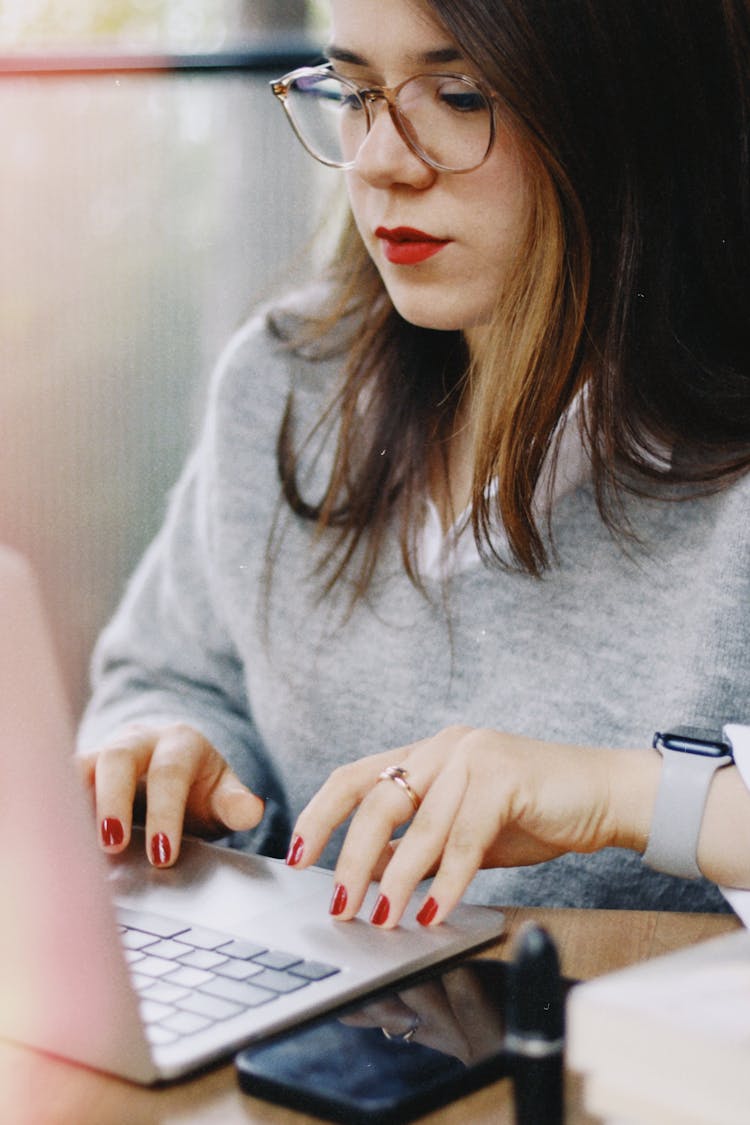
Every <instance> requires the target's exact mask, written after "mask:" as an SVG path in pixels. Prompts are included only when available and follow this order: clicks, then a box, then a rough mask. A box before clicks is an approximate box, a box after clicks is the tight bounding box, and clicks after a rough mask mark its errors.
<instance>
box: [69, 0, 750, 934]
mask: <svg viewBox="0 0 750 1125" xmlns="http://www.w3.org/2000/svg"><path fill="white" fill-rule="evenodd" d="M331 7H332V43H331V46H330V48H329V51H328V55H329V61H330V66H329V67H328V68H324V69H323V70H315V69H313V70H312V71H307V70H306V71H304V72H302V73H300V74H297V75H293V76H288V78H287V79H286V80H282V81H281V82H279V83H277V84H275V92H276V93H277V95H278V96H279V97H281V98H282V100H285V102H286V107H287V109H288V110H289V113H290V116H291V117H292V121H293V123H294V125H295V128H296V129H297V130H298V133H299V135H300V138H301V139H302V140H303V143H305V144H306V145H307V146H308V147H309V148H310V151H311V152H312V153H313V155H315V156H316V157H317V158H318V159H322V160H324V161H325V162H326V163H329V164H333V165H334V166H338V167H342V168H343V169H344V175H345V177H346V184H347V190H348V195H349V201H350V206H351V213H352V216H353V220H354V222H353V224H352V225H351V226H350V228H349V229H348V231H347V232H346V234H345V236H344V238H343V240H342V244H341V247H340V252H339V254H338V256H337V258H336V261H335V262H334V263H333V265H332V267H331V268H330V270H329V271H328V273H327V275H326V277H325V279H324V280H323V281H322V282H320V283H319V284H317V285H316V286H314V287H312V288H311V290H310V291H309V292H308V293H306V294H303V295H297V296H296V297H294V298H292V299H290V301H289V302H287V303H286V304H284V305H281V306H278V307H276V308H272V309H270V310H266V311H265V312H264V313H262V314H261V315H259V317H257V318H256V319H255V320H254V321H253V322H252V323H251V324H250V325H248V326H247V327H246V328H245V329H244V330H243V331H242V332H241V333H240V334H239V336H238V337H237V338H236V339H235V340H234V341H233V342H232V344H231V345H230V347H229V349H228V350H227V352H226V353H225V355H224V357H223V359H222V361H221V363H220V364H219V369H218V372H217V376H216V378H215V380H214V383H213V387H212V392H211V396H210V401H209V404H208V411H207V417H206V423H205V427H204V431H203V435H202V439H201V441H200V443H199V445H198V447H197V449H196V451H195V453H194V455H193V457H192V458H191V460H190V462H189V464H188V465H187V467H186V469H185V472H184V474H183V477H182V480H181V482H180V484H179V486H178V488H177V490H176V492H175V494H174V496H173V498H172V503H171V506H170V511H169V514H168V517H167V520H166V522H165V525H164V528H163V529H162V532H161V534H160V535H159V537H158V538H157V540H156V542H155V543H154V544H153V545H152V547H151V549H150V551H149V552H148V554H147V556H146V558H145V559H144V561H143V563H142V565H141V567H140V569H139V571H138V572H137V574H136V576H135V578H134V579H133V581H132V583H131V585H130V588H129V591H128V593H127V595H126V597H125V599H124V602H123V604H122V606H121V607H120V609H119V611H118V613H117V615H116V617H115V619H114V620H113V622H112V623H111V624H110V626H109V627H108V629H107V630H106V632H105V634H104V636H103V637H102V639H101V641H100V644H99V648H98V653H97V656H96V661H95V692H94V696H93V699H92V702H91V705H90V708H89V712H88V715H87V716H86V720H85V723H84V728H83V732H82V746H83V747H84V749H83V750H82V755H83V767H84V773H85V775H86V778H87V780H88V782H89V784H91V785H92V786H94V787H95V790H96V806H97V815H98V819H99V823H100V825H101V835H102V843H103V845H104V846H105V848H107V849H108V850H110V851H118V850H120V849H121V848H124V847H125V846H126V845H127V843H128V840H129V835H130V824H131V818H132V807H133V801H134V799H135V798H136V796H137V794H138V792H141V793H142V794H143V795H145V799H146V839H147V842H148V845H147V846H148V848H149V854H150V857H151V860H152V862H154V863H155V864H156V865H168V864H171V863H173V862H174V861H175V860H176V858H177V855H178V851H179V841H180V836H181V832H182V828H183V818H184V819H185V823H186V824H187V825H188V827H189V828H190V829H191V830H194V831H199V832H202V833H206V834H212V833H213V834H221V833H222V832H224V833H226V831H227V830H228V829H231V830H234V831H235V832H238V833H241V832H243V831H245V830H248V829H250V828H255V832H254V834H253V836H252V837H244V840H245V842H246V843H248V844H250V843H251V844H252V846H255V847H258V848H261V849H263V850H266V851H270V852H277V853H278V851H279V849H280V848H281V847H283V848H285V849H286V847H287V845H288V856H287V858H288V862H289V863H290V864H291V865H292V866H295V867H300V868H301V867H304V866H305V865H307V864H309V863H314V862H318V861H321V857H322V862H325V863H333V862H334V860H335V858H336V856H337V855H338V859H337V862H336V888H335V892H334V896H333V900H332V902H331V904H330V910H331V913H332V914H333V915H334V916H335V917H337V918H339V919H341V920H346V919H348V918H351V917H352V916H353V915H354V914H355V913H356V912H357V910H358V909H359V907H360V905H361V901H362V897H363V894H364V890H365V887H366V885H367V883H368V881H369V880H370V879H371V878H372V877H373V876H378V877H380V879H381V883H380V889H381V895H380V898H379V899H378V903H377V905H376V908H375V911H374V914H373V917H372V921H373V922H374V923H375V924H378V925H383V926H386V927H388V926H393V925H396V924H397V923H398V920H399V918H400V916H401V913H402V911H403V909H404V906H405V904H406V902H407V900H408V898H409V896H410V895H411V893H412V892H413V890H414V888H415V887H416V884H417V883H418V881H419V880H420V879H421V878H422V877H424V876H425V875H426V874H429V873H434V874H435V877H434V880H433V882H432V885H431V888H430V892H429V894H428V895H427V897H426V898H425V900H424V902H423V904H422V907H421V910H420V914H419V917H420V920H421V921H422V922H423V923H424V924H425V925H434V924H437V923H439V922H440V921H442V920H443V918H445V916H446V915H447V914H448V913H449V911H450V909H451V908H452V907H453V905H455V903H456V901H457V900H458V899H459V897H461V895H462V894H464V893H465V892H466V891H467V887H468V886H469V883H470V882H471V881H472V879H473V877H474V876H475V875H476V872H477V871H478V869H479V868H485V869H487V870H485V871H483V872H481V873H480V874H479V875H477V876H476V878H474V881H473V883H472V886H471V890H470V892H469V894H470V896H471V897H472V898H474V899H475V900H489V901H495V902H499V903H506V904H507V903H513V902H522V903H531V904H534V903H538V904H546V905H577V906H581V905H590V906H613V907H614V906H632V907H644V908H647V907H652V908H653V907H665V908H672V909H721V908H722V905H723V899H722V897H721V894H720V893H719V891H718V889H717V887H716V886H714V885H713V884H716V883H719V884H726V885H730V886H734V887H748V888H750V794H748V788H747V786H746V784H745V783H744V781H743V779H742V776H741V768H744V767H743V766H742V760H741V759H742V753H743V752H744V751H743V750H742V747H744V742H745V738H746V736H747V733H748V732H747V729H746V728H745V727H743V726H742V724H743V723H748V722H750V678H749V677H748V675H747V671H748V662H749V658H750V631H749V626H750V619H749V618H748V613H747V607H748V577H749V576H750V568H749V567H748V559H749V558H750V554H749V553H748V539H749V532H748V528H750V520H749V519H748V516H749V515H750V480H749V479H748V476H747V469H748V466H749V465H750V327H749V326H750V316H749V315H748V313H749V312H750V310H749V309H748V292H749V290H748V278H749V277H750V202H749V199H748V196H749V194H750V187H749V179H748V167H749V159H748V118H749V116H750V113H749V108H750V95H749V93H748V85H749V80H748V76H747V73H746V59H747V58H748V49H749V48H750V11H749V9H748V4H747V3H746V2H744V0H733V2H731V0H727V2H725V3H721V2H720V0H694V2H691V3H690V4H689V5H685V4H679V5H677V4H670V3H665V4H659V5H654V4H650V3H646V2H645V0H625V2H623V0H618V2H617V3H615V2H614V0H612V2H605V0H599V2H596V0H588V2H586V0H554V2H551V0H508V2H503V3H501V2H499V0H484V2H479V0H471V2H467V3H463V4H460V5H457V4H449V3H447V2H443V0H377V2H376V0H333V2H332V5H331ZM676 722H679V723H689V724H691V725H693V726H698V727H700V728H712V729H714V730H716V731H719V732H721V730H722V727H724V726H725V725H726V724H734V726H732V727H731V728H730V731H729V736H730V738H731V741H732V742H736V745H735V751H736V758H737V763H738V765H739V766H740V768H738V766H737V765H734V764H732V761H731V758H730V755H729V751H730V750H731V747H730V746H728V745H727V746H726V747H725V746H723V745H721V743H720V736H719V744H718V745H717V746H716V747H715V748H714V749H715V753H716V754H717V755H718V761H719V763H720V766H721V767H722V768H717V769H716V770H715V771H714V769H713V766H714V765H715V764H716V762H715V761H714V763H712V765H711V767H710V769H708V770H705V769H704V770H703V775H702V777H701V779H700V782H699V784H698V785H697V788H698V789H699V790H701V792H700V793H699V799H697V804H696V798H695V795H693V796H692V797H691V796H690V794H689V793H688V790H689V788H690V785H689V783H688V784H687V788H686V787H685V785H684V784H683V781H684V777H687V775H688V774H689V773H690V768H689V767H691V766H693V765H695V764H696V763H697V764H698V766H699V767H702V765H703V764H704V763H705V760H706V759H705V756H704V753H705V751H706V749H707V748H708V750H709V751H710V750H711V747H710V746H708V747H707V745H706V740H707V738H708V736H703V735H702V736H701V740H700V741H699V742H698V743H697V744H696V743H695V742H691V743H690V745H689V746H688V749H689V750H690V751H694V750H696V749H697V750H698V751H699V752H700V753H699V754H693V753H690V754H683V755H682V757H681V758H680V759H679V762H682V761H684V762H687V763H688V764H689V765H688V769H687V773H685V772H684V771H682V772H681V770H680V769H677V775H678V782H677V783H676V787H675V785H673V784H672V782H671V780H670V777H671V772H674V771H673V768H672V758H671V757H670V756H669V754H670V753H671V752H670V751H668V748H664V749H663V750H659V749H654V748H652V746H651V741H652V735H653V732H654V731H655V730H657V729H659V730H661V731H665V730H666V729H667V728H668V727H669V725H670V724H673V723H676ZM665 724H666V726H665ZM667 741H669V740H667ZM709 741H710V740H709ZM716 741H717V739H716V738H714V742H716ZM663 760H664V770H662V761H663ZM668 761H669V763H670V766H669V771H668V770H667V762H668ZM679 762H678V765H679ZM724 765H726V766H727V767H728V768H723V766H724ZM336 767H338V768H336ZM675 768H676V767H675ZM331 771H333V772H331ZM670 771H671V772H670ZM699 772H700V771H699ZM329 774H331V776H330V778H329V779H328V780H327V781H326V778H327V777H328V775H329ZM662 777H663V778H664V781H665V786H666V787H662V790H659V786H660V780H661V779H662ZM381 780H382V781H383V782H384V783H383V784H380V782H381ZM667 783H668V784H667ZM246 786H247V788H246ZM657 791H659V798H658V801H657ZM683 792H685V793H686V794H687V795H686V796H685V798H684V803H683ZM704 795H707V803H706V807H705V815H703V808H702V800H703V796H704ZM670 801H671V804H670ZM665 802H666V811H665V808H664V805H665ZM691 802H692V804H693V805H694V806H695V807H691ZM675 808H676V809H677V814H675V812H674V809H675ZM352 812H355V816H354V819H353V820H352V822H351V824H350V826H349V828H348V831H347V832H346V835H345V838H344V833H343V829H342V828H341V827H340V826H341V825H342V824H343V822H344V821H345V820H346V818H347V817H348V816H349V814H350V813H352ZM688 812H689V815H688ZM683 814H684V815H683ZM652 816H653V818H654V824H653V825H652ZM290 817H296V818H297V819H296V823H295V826H294V828H293V830H292V831H291V834H290ZM688 822H689V823H688ZM403 825H406V826H407V827H406V830H405V832H404V834H403V835H402V837H401V840H400V842H399V843H398V844H396V843H395V841H394V842H392V840H391V837H392V836H393V833H394V832H395V831H396V830H397V829H398V828H399V826H403ZM675 825H679V826H682V828H684V830H685V831H684V838H683V839H682V840H675V838H674V835H675ZM670 833H671V835H670ZM342 838H343V840H344V842H343V844H342V843H341V841H342ZM649 838H650V839H651V847H650V848H649V852H650V853H651V854H650V855H649V857H648V858H649V859H650V861H651V863H652V865H653V866H654V867H657V868H660V870H653V869H652V868H651V867H647V866H645V865H644V864H643V862H642V860H641V853H643V851H644V849H645V848H646V846H647V842H648V841H649ZM290 841H291V842H290ZM675 855H676V858H675ZM696 862H697V865H698V866H697V867H695V864H696ZM693 868H694V872H693V873H695V872H698V873H699V874H701V875H703V876H705V878H700V879H686V878H683V877H682V874H684V873H686V872H687V873H689V872H690V871H691V870H692V869H693ZM665 870H666V872H667V873H664V872H665ZM677 872H680V873H682V874H677Z"/></svg>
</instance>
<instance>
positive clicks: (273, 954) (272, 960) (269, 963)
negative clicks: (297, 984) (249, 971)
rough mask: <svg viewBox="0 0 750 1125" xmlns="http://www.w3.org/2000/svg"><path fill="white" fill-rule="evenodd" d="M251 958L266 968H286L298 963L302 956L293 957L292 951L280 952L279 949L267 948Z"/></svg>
mask: <svg viewBox="0 0 750 1125" xmlns="http://www.w3.org/2000/svg"><path fill="white" fill-rule="evenodd" d="M253 960H254V961H257V962H258V964H259V965H265V966H266V968H267V969H288V968H289V967H290V966H291V965H299V963H300V961H301V960H302V958H301V957H295V955H294V954H293V953H282V952H281V950H280V949H269V951H268V952H267V953H262V954H261V955H260V956H258V957H254V958H253Z"/></svg>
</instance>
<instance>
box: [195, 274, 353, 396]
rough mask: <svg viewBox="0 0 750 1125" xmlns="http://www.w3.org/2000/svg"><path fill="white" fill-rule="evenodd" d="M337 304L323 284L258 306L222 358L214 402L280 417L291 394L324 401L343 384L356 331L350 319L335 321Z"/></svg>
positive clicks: (216, 374) (213, 388)
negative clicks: (340, 377)
mask: <svg viewBox="0 0 750 1125" xmlns="http://www.w3.org/2000/svg"><path fill="white" fill-rule="evenodd" d="M332 303H333V295H332V293H331V290H330V287H329V286H327V285H325V284H322V283H321V284H317V285H313V286H310V287H308V288H306V289H304V290H298V291H295V292H293V293H291V294H289V295H288V296H286V297H285V298H283V300H280V301H277V302H274V303H273V304H266V305H263V306H261V307H260V308H259V309H257V310H256V311H255V312H254V314H253V315H252V316H251V317H250V318H249V319H248V320H247V322H246V323H245V324H243V325H242V326H241V327H240V328H239V329H238V331H237V332H235V333H234V335H233V336H232V338H231V339H230V340H229V342H228V344H227V346H226V347H225V349H224V351H223V352H222V354H221V356H220V358H219V361H218V363H217V366H216V370H215V372H214V377H213V379H212V381H211V386H210V391H209V403H210V407H212V408H213V409H214V410H218V411H220V412H223V411H227V410H228V411H230V412H232V413H235V412H236V411H238V410H239V411H240V413H241V414H245V413H246V412H247V411H250V412H251V413H252V414H253V416H254V417H256V418H259V417H260V416H262V415H265V414H268V413H269V412H271V413H272V414H273V415H274V416H277V417H281V416H282V415H283V412H284V410H285V409H286V404H287V402H288V399H289V396H290V394H292V393H294V394H295V396H297V395H298V394H301V395H302V396H303V397H306V398H310V397H311V398H312V399H315V400H319V401H320V403H321V405H322V403H323V401H324V400H325V399H326V398H327V397H329V396H330V395H331V394H332V392H333V389H334V387H335V386H336V385H337V384H338V375H339V372H340V371H341V369H342V365H343V359H344V356H345V353H346V349H347V341H348V340H349V339H351V335H352V329H351V327H350V325H349V324H348V323H347V322H348V320H349V319H350V318H343V321H342V320H331V314H332V311H333V310H332Z"/></svg>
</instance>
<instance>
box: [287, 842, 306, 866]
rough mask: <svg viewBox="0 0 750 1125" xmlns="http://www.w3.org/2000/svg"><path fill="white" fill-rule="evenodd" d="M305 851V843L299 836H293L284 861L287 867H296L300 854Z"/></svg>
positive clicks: (300, 857)
mask: <svg viewBox="0 0 750 1125" xmlns="http://www.w3.org/2000/svg"><path fill="white" fill-rule="evenodd" d="M304 850H305V841H304V840H303V839H302V837H301V836H295V837H294V839H293V840H292V842H291V844H290V845H289V851H288V852H287V853H286V861H287V864H288V865H289V867H296V865H297V864H298V863H299V861H300V860H301V859H302V853H303V852H304Z"/></svg>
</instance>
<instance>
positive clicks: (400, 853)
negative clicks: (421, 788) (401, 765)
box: [380, 756, 467, 928]
mask: <svg viewBox="0 0 750 1125" xmlns="http://www.w3.org/2000/svg"><path fill="white" fill-rule="evenodd" d="M415 784H417V785H419V784H420V780H419V778H418V777H415ZM421 784H425V783H424V782H422V783H421ZM466 785H467V772H466V767H465V765H464V761H463V758H462V757H461V756H458V757H454V758H452V759H449V760H448V762H447V763H446V764H445V766H444V767H443V769H442V770H441V771H440V773H439V774H438V775H437V777H436V778H434V779H433V781H432V784H431V785H430V787H429V789H428V790H427V792H426V793H425V796H424V798H423V800H422V803H421V806H420V808H419V810H418V812H417V814H416V815H415V817H414V819H413V820H412V822H411V824H410V825H409V827H408V829H407V830H406V832H405V833H404V835H403V837H402V838H401V840H400V842H399V846H398V849H396V850H395V851H394V853H393V855H392V858H391V861H390V862H389V863H388V864H387V866H386V867H385V870H384V871H383V873H382V876H381V879H380V894H381V896H382V897H383V898H384V899H385V900H386V901H387V902H388V906H389V909H388V917H387V919H386V921H385V922H383V923H381V924H382V925H385V926H386V927H387V928H392V927H393V926H395V925H397V924H398V922H399V921H400V919H401V916H402V915H403V912H404V910H405V909H406V906H407V904H408V902H409V900H410V899H411V897H412V895H413V894H414V891H415V890H416V888H417V886H418V884H419V883H420V882H421V881H422V880H423V879H424V878H425V877H426V876H427V875H428V874H429V873H431V872H432V871H435V870H436V869H437V868H438V865H439V861H440V859H441V856H442V853H443V849H444V847H445V845H446V842H447V840H448V838H449V836H450V832H451V827H452V825H453V822H454V819H455V817H456V815H457V813H458V810H459V808H460V805H461V802H462V800H463V798H464V793H465V790H466ZM431 909H432V907H431V906H430V907H428V910H431ZM420 914H421V912H420ZM420 920H423V916H422V917H420Z"/></svg>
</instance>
